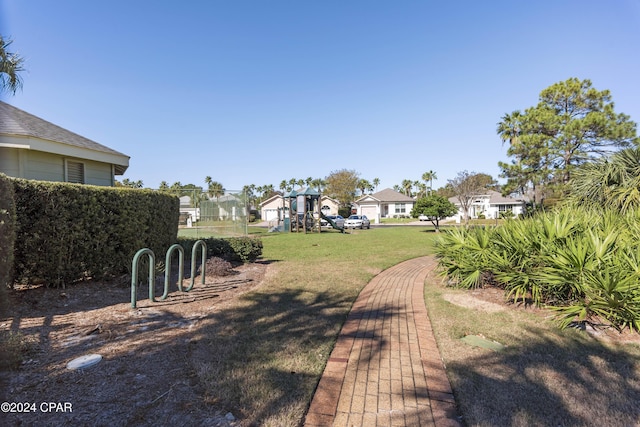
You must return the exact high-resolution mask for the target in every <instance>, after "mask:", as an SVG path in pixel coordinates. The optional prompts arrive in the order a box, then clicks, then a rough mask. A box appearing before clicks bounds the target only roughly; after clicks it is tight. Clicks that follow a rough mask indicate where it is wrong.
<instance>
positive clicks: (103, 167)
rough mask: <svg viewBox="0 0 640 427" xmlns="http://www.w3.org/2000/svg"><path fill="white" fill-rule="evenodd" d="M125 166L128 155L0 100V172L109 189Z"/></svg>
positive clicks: (18, 176)
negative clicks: (107, 187)
mask: <svg viewBox="0 0 640 427" xmlns="http://www.w3.org/2000/svg"><path fill="white" fill-rule="evenodd" d="M128 167H129V156H127V155H125V154H122V153H120V152H118V151H116V150H113V149H111V148H109V147H105V146H104V145H102V144H98V143H97V142H95V141H92V140H90V139H88V138H85V137H83V136H80V135H78V134H76V133H73V132H71V131H68V130H66V129H64V128H62V127H60V126H57V125H54V124H53V123H50V122H48V121H46V120H43V119H41V118H39V117H36V116H34V115H32V114H29V113H27V112H25V111H23V110H20V109H19V108H16V107H13V106H11V105H9V104H7V103H5V102H2V101H0V172H2V173H4V174H6V175H8V176H13V177H17V178H26V179H35V180H41V181H61V182H74V183H80V184H91V185H103V186H113V185H114V184H115V176H116V175H122V174H124V172H125V171H126V170H127V168H128Z"/></svg>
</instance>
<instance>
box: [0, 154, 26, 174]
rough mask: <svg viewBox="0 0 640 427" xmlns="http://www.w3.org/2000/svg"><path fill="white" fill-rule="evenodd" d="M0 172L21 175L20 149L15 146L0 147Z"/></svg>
mask: <svg viewBox="0 0 640 427" xmlns="http://www.w3.org/2000/svg"><path fill="white" fill-rule="evenodd" d="M0 172H2V173H4V174H6V175H9V176H16V177H19V176H22V174H21V172H20V151H19V150H18V149H16V148H6V147H0Z"/></svg>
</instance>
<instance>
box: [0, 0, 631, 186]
mask: <svg viewBox="0 0 640 427" xmlns="http://www.w3.org/2000/svg"><path fill="white" fill-rule="evenodd" d="M0 33H1V34H3V35H4V36H5V37H7V36H8V37H11V38H13V39H14V43H13V45H12V48H13V50H14V51H17V52H19V53H20V54H21V55H22V56H23V57H25V58H26V68H27V72H25V73H24V74H23V80H24V89H23V90H22V91H20V92H18V93H17V94H16V95H15V96H8V95H5V96H4V97H3V100H4V101H6V102H8V103H10V104H12V105H14V106H16V107H18V108H21V109H23V110H25V111H27V112H30V113H32V114H35V115H37V116H39V117H41V118H43V119H45V120H48V121H50V122H53V123H55V124H57V125H60V126H62V127H64V128H66V129H69V130H71V131H73V132H76V133H78V134H80V135H83V136H85V137H87V138H90V139H92V140H94V141H97V142H99V143H101V144H104V145H106V146H108V147H111V148H113V149H115V150H118V151H120V152H123V153H125V154H127V155H128V156H130V157H131V160H130V166H129V169H128V170H127V172H126V174H125V175H124V176H123V177H120V179H122V178H129V179H131V180H142V181H143V182H144V185H145V187H152V188H153V187H157V186H158V185H159V183H160V182H161V181H163V180H164V181H167V182H168V183H169V184H171V183H173V182H175V181H180V182H182V183H183V184H187V183H193V184H197V185H204V178H205V176H211V177H212V178H213V179H214V180H217V181H220V182H221V183H222V184H223V185H224V186H225V187H226V188H227V189H241V188H242V186H244V185H247V184H256V185H265V184H273V185H274V186H275V187H276V188H277V187H278V185H279V183H280V181H282V180H283V179H286V180H289V179H290V178H302V179H304V178H307V177H313V178H324V177H326V176H327V175H329V174H330V173H331V172H332V171H336V170H339V169H350V170H355V171H356V172H358V173H359V174H360V176H361V177H362V178H365V179H368V180H373V178H376V177H377V178H379V179H380V181H381V185H380V188H379V189H382V188H386V187H393V186H394V185H396V184H400V183H401V181H402V180H403V179H411V180H419V179H420V178H421V176H422V174H423V173H424V172H426V171H428V170H433V171H435V172H436V173H437V175H438V179H437V180H436V181H435V182H434V187H436V188H437V187H440V186H443V185H445V184H446V182H447V180H448V179H452V178H454V177H455V176H456V174H457V173H458V172H459V171H462V170H468V171H475V172H484V173H488V174H491V175H493V176H494V177H496V178H497V177H498V174H499V168H498V165H497V163H498V161H500V160H503V161H504V160H506V159H507V158H506V147H503V146H502V144H501V141H500V139H499V138H498V136H497V135H496V132H495V130H496V124H497V123H498V122H499V121H500V118H501V117H502V116H503V115H504V114H505V113H510V112H512V111H513V110H516V109H525V108H528V107H530V106H533V105H535V104H536V103H537V102H538V95H539V93H540V91H542V90H543V89H544V88H546V87H548V86H550V85H551V84H553V83H556V82H559V81H562V80H566V79H567V78H570V77H577V78H580V79H585V78H586V79H590V80H591V81H592V82H593V85H594V87H595V88H597V89H600V90H603V89H609V90H610V91H611V93H612V96H613V101H614V102H615V105H616V111H617V112H622V113H625V114H628V115H630V116H631V118H632V120H634V121H636V122H638V121H640V81H639V79H638V77H637V76H638V75H640V55H639V54H638V53H639V46H640V1H637V0H616V1H608V2H604V1H601V0H565V1H562V0H548V1H547V0H542V1H535V2H524V1H477V0H474V1H450V2H444V1H440V2H434V1H371V0H369V1H304V0H299V1H278V0H270V1H258V0H255V1H241V0H240V1H230V0H227V1H217V0H211V1H184V2H170V1H161V0H155V1H146V0H145V1H143V0H139V1H131V0H127V1H121V0H112V1H109V2H94V1H86V0H73V1H71V0H69V1H66V0H60V1H55V2H53V1H49V0H29V1H24V0H0Z"/></svg>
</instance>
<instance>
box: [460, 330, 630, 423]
mask: <svg viewBox="0 0 640 427" xmlns="http://www.w3.org/2000/svg"><path fill="white" fill-rule="evenodd" d="M530 332H531V334H527V335H526V336H524V335H523V336H521V337H513V339H514V340H515V342H516V343H517V344H516V345H511V346H509V347H507V348H506V349H505V350H504V351H501V352H489V353H487V352H483V354H482V355H479V356H477V357H475V358H474V359H473V360H465V361H464V363H448V365H447V370H448V372H449V376H450V378H451V379H452V383H453V384H454V392H455V395H456V397H464V398H463V399H458V400H459V401H460V402H466V404H463V405H462V407H461V412H462V414H463V416H464V419H465V420H466V422H467V423H468V424H469V425H505V426H506V425H509V426H531V425H541V426H548V425H553V426H558V425H563V426H576V425H580V426H602V425H607V426H630V425H639V423H640V406H639V405H638V402H640V364H639V361H638V358H637V356H634V355H631V354H630V353H629V351H628V350H626V351H624V350H622V349H621V348H619V347H613V346H611V347H610V346H605V345H603V344H602V343H600V342H598V341H595V340H591V339H589V338H586V337H576V338H574V339H569V340H563V341H562V342H560V341H559V340H554V339H552V338H551V337H549V336H545V334H548V331H544V330H542V329H541V330H534V331H530ZM532 336H535V338H532ZM488 396H490V397H491V398H488Z"/></svg>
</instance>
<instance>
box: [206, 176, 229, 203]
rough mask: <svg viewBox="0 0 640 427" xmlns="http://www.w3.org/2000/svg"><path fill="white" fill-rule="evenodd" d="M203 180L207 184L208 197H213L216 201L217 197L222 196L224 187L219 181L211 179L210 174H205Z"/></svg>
mask: <svg viewBox="0 0 640 427" xmlns="http://www.w3.org/2000/svg"><path fill="white" fill-rule="evenodd" d="M204 182H205V184H207V187H208V188H207V194H209V197H215V198H216V201H217V200H218V197H220V196H224V192H225V189H224V186H223V185H222V184H221V183H219V182H218V181H214V180H212V179H211V177H210V176H207V177H206V178H205V179H204Z"/></svg>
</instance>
